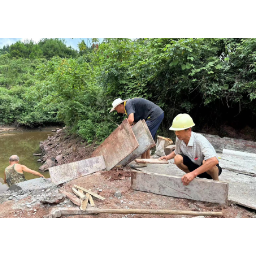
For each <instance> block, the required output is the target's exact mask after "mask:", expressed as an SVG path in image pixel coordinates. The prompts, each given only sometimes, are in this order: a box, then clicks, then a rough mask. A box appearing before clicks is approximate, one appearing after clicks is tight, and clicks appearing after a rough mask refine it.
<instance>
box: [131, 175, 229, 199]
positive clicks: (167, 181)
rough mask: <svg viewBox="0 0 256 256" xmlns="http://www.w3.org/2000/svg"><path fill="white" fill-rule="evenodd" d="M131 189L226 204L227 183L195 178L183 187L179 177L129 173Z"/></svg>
mask: <svg viewBox="0 0 256 256" xmlns="http://www.w3.org/2000/svg"><path fill="white" fill-rule="evenodd" d="M131 188H132V189H135V190H139V191H144V192H150V193H155V194H159V195H164V196H172V197H178V198H187V199H192V200H198V201H204V202H211V203H219V204H227V202H228V183H226V182H221V181H214V180H208V179H200V178H195V179H194V180H192V181H191V182H190V183H189V185H188V186H184V185H183V183H182V181H181V177H175V176H170V175H165V174H157V173H149V172H146V171H144V170H143V171H135V170H134V171H132V172H131Z"/></svg>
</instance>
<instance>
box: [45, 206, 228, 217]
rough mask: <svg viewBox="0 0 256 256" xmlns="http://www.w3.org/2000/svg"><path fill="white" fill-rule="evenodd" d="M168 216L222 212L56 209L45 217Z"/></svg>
mask: <svg viewBox="0 0 256 256" xmlns="http://www.w3.org/2000/svg"><path fill="white" fill-rule="evenodd" d="M100 213H110V214H169V215H191V216H214V217H216V216H222V215H223V213H222V212H196V211H180V210H166V209H165V210H155V209H98V208H88V209H87V210H86V211H81V210H78V209H77V208H73V209H70V208H58V209H53V210H52V211H51V213H50V215H48V216H47V217H50V218H59V217H61V216H65V215H89V214H100Z"/></svg>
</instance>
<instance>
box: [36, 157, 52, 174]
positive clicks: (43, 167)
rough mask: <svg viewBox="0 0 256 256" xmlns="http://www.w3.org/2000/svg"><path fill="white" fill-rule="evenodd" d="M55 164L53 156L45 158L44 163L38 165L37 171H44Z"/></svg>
mask: <svg viewBox="0 0 256 256" xmlns="http://www.w3.org/2000/svg"><path fill="white" fill-rule="evenodd" d="M53 166H55V159H54V157H52V158H48V159H46V161H45V163H44V164H43V165H41V166H40V167H39V171H41V172H45V171H48V170H49V168H50V167H53Z"/></svg>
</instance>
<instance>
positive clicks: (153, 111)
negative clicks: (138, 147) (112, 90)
mask: <svg viewBox="0 0 256 256" xmlns="http://www.w3.org/2000/svg"><path fill="white" fill-rule="evenodd" d="M114 110H116V111H117V112H118V113H122V114H126V115H127V116H128V122H129V124H130V125H133V124H134V123H136V122H138V121H139V120H142V119H144V120H145V121H146V124H147V126H148V128H149V130H150V132H151V135H152V137H153V139H155V137H156V132H157V129H158V127H159V125H160V124H161V122H162V121H163V119H164V111H163V110H162V109H161V108H160V107H159V106H157V105H156V104H154V103H153V102H151V101H149V100H146V99H143V98H133V99H128V100H122V99H120V98H118V99H116V100H114V101H113V103H112V109H111V110H110V112H112V111H114ZM110 112H109V113H110ZM141 158H148V159H149V158H150V150H147V151H146V152H145V153H143V154H142V156H141Z"/></svg>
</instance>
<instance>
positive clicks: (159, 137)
mask: <svg viewBox="0 0 256 256" xmlns="http://www.w3.org/2000/svg"><path fill="white" fill-rule="evenodd" d="M157 138H158V139H162V140H166V141H168V142H170V144H173V141H172V139H170V138H166V137H163V136H159V135H157Z"/></svg>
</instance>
